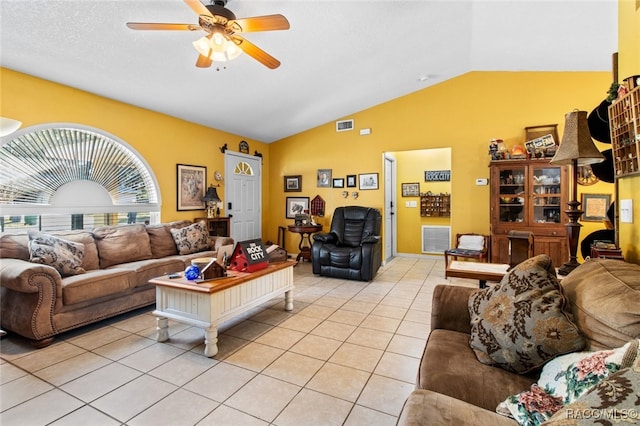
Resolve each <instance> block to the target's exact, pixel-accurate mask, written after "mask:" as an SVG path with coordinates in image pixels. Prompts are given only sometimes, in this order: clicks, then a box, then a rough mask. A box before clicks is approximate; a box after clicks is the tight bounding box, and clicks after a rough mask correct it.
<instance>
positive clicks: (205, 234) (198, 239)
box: [171, 221, 211, 254]
mask: <svg viewBox="0 0 640 426" xmlns="http://www.w3.org/2000/svg"><path fill="white" fill-rule="evenodd" d="M171 236H172V237H173V241H174V242H175V243H176V248H177V249H178V253H179V254H190V253H197V252H199V251H203V250H208V249H209V248H210V247H211V243H210V241H209V229H208V227H207V223H206V222H205V221H201V222H197V223H194V224H193V225H189V226H186V227H184V228H180V229H171Z"/></svg>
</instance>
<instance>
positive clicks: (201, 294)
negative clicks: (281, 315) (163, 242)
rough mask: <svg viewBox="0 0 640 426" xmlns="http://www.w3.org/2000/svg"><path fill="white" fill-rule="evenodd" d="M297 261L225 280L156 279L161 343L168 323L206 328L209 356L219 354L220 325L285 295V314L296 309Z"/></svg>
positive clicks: (206, 347) (231, 272)
mask: <svg viewBox="0 0 640 426" xmlns="http://www.w3.org/2000/svg"><path fill="white" fill-rule="evenodd" d="M296 264H297V262H295V261H291V260H288V261H285V262H281V263H274V264H270V265H269V267H268V268H266V269H262V270H259V271H256V272H252V273H248V272H234V271H229V275H230V276H228V277H226V278H219V279H216V280H211V281H205V282H202V283H198V284H196V283H194V282H191V281H188V280H186V279H185V278H183V277H180V278H175V279H170V278H168V277H167V276H162V277H158V278H153V279H151V280H149V282H150V283H152V284H155V286H156V309H155V311H153V314H154V315H156V316H158V318H157V323H158V342H165V341H167V340H168V339H169V329H168V326H169V324H168V320H169V319H172V320H175V321H178V322H181V323H185V324H189V325H193V326H195V327H199V328H202V329H204V335H205V340H204V342H205V348H204V354H205V356H207V357H212V356H215V355H216V354H217V353H218V344H217V343H218V328H217V327H218V325H219V324H221V323H223V322H224V321H227V320H229V319H231V318H233V317H235V316H237V315H240V314H242V313H244V312H246V311H248V310H249V309H252V308H254V307H256V306H258V305H260V304H262V303H265V302H267V301H269V300H271V299H272V298H274V297H276V296H278V295H281V294H284V299H285V305H284V309H285V311H291V310H292V309H293V289H294V284H293V267H294V266H295V265H296Z"/></svg>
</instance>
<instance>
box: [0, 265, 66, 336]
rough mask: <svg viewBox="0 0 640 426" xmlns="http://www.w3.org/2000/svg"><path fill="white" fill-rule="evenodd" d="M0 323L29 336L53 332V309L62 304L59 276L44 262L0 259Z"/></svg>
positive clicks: (51, 334) (49, 334) (54, 331)
mask: <svg viewBox="0 0 640 426" xmlns="http://www.w3.org/2000/svg"><path fill="white" fill-rule="evenodd" d="M0 283H1V285H2V298H1V300H0V303H1V305H0V306H1V309H0V314H1V315H2V326H3V328H6V329H8V330H12V331H15V332H16V333H18V334H21V335H22V336H25V337H27V338H30V339H33V340H36V341H38V340H42V339H45V338H47V337H50V336H53V335H54V334H56V330H55V327H54V325H53V315H54V312H55V311H56V310H57V309H59V308H60V307H62V278H61V277H60V274H59V273H58V271H56V270H55V269H54V268H52V267H50V266H46V265H39V264H36V263H31V262H27V261H24V260H19V259H1V260H0Z"/></svg>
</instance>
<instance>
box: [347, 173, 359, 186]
mask: <svg viewBox="0 0 640 426" xmlns="http://www.w3.org/2000/svg"><path fill="white" fill-rule="evenodd" d="M357 186H358V181H357V176H356V175H347V188H355V187H357Z"/></svg>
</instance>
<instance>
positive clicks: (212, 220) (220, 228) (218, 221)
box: [193, 217, 231, 237]
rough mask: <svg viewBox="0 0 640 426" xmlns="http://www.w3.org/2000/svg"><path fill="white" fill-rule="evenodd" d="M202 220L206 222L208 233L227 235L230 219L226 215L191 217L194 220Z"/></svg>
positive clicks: (218, 235)
mask: <svg viewBox="0 0 640 426" xmlns="http://www.w3.org/2000/svg"><path fill="white" fill-rule="evenodd" d="M201 220H204V221H205V222H207V227H208V228H209V235H211V236H214V237H228V236H230V235H229V231H230V229H229V227H230V226H231V221H230V220H229V218H228V217H197V218H195V219H193V221H194V222H200V221H201Z"/></svg>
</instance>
